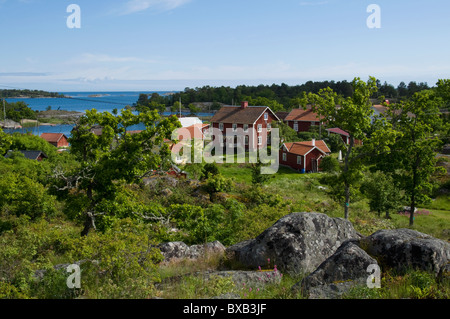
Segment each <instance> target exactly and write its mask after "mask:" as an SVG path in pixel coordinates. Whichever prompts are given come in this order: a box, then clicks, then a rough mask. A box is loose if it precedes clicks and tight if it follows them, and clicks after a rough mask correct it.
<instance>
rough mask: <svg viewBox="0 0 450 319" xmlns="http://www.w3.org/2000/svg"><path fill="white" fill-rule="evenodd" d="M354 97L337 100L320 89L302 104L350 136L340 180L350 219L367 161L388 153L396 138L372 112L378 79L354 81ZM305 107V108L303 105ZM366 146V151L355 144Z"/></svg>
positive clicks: (325, 90) (333, 95) (327, 89)
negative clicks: (355, 192) (361, 143)
mask: <svg viewBox="0 0 450 319" xmlns="http://www.w3.org/2000/svg"><path fill="white" fill-rule="evenodd" d="M352 86H353V95H352V96H350V97H347V98H342V97H340V96H338V94H337V93H336V92H334V91H333V90H332V89H331V88H326V89H321V90H320V91H319V93H318V94H313V93H310V94H308V95H307V96H305V99H304V102H303V103H308V104H310V105H311V106H312V109H313V110H314V111H315V112H317V113H318V114H321V115H323V116H324V119H323V120H322V121H323V122H327V124H328V125H329V126H330V127H339V128H341V129H342V130H344V131H346V132H348V134H349V140H350V143H349V145H348V146H347V149H346V151H345V152H344V159H343V161H344V163H343V167H342V170H341V172H340V176H339V179H340V180H342V183H343V192H344V197H345V204H344V215H345V218H346V219H348V217H349V207H350V198H351V190H352V189H355V188H356V187H355V185H357V184H358V183H359V182H360V181H361V179H362V177H363V170H364V161H363V160H364V158H365V157H367V156H373V155H374V154H376V153H377V152H388V151H389V150H390V148H389V145H390V144H391V143H392V142H393V138H394V136H395V134H394V132H393V130H392V129H391V127H390V126H389V124H388V123H386V122H385V121H374V120H372V115H373V110H372V104H371V103H370V97H371V96H372V95H373V94H374V93H375V92H376V90H377V86H376V79H375V78H374V77H370V78H369V80H368V81H367V82H364V81H362V80H361V79H360V78H355V79H354V80H353V81H352ZM303 107H305V105H303ZM356 140H360V141H362V142H363V145H364V147H359V146H357V145H356V144H355V142H356Z"/></svg>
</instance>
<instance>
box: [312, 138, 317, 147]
mask: <svg viewBox="0 0 450 319" xmlns="http://www.w3.org/2000/svg"><path fill="white" fill-rule="evenodd" d="M312 146H316V139H315V138H313V139H312Z"/></svg>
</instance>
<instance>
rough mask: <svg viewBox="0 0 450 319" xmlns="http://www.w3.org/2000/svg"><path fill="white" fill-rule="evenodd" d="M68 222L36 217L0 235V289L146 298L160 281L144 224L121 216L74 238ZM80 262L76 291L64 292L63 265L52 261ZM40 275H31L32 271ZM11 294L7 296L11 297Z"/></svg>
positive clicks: (55, 295)
mask: <svg viewBox="0 0 450 319" xmlns="http://www.w3.org/2000/svg"><path fill="white" fill-rule="evenodd" d="M78 232H79V230H78V229H75V228H74V227H73V226H72V225H70V224H67V223H63V224H51V223H49V222H47V221H45V220H41V221H39V222H37V223H34V224H29V223H26V222H25V223H22V224H20V225H18V226H17V227H16V229H15V230H14V231H8V232H6V233H4V234H3V235H2V236H0V257H1V258H0V269H1V279H0V287H2V288H1V289H0V290H2V291H6V293H8V294H9V295H10V297H13V296H14V295H21V296H27V297H34V298H39V299H45V298H52V299H60V298H75V297H77V296H83V297H86V298H111V299H115V298H148V297H151V296H152V295H153V294H154V292H155V290H154V283H155V282H158V281H159V275H158V272H157V269H156V264H157V263H158V262H160V261H161V259H162V257H161V254H160V252H159V251H158V250H157V249H155V248H153V245H154V242H153V241H152V240H151V232H149V228H148V227H147V226H145V225H144V224H142V223H137V222H133V221H132V220H130V219H122V220H120V221H118V222H117V223H114V225H113V226H112V227H111V229H110V230H109V231H107V232H105V233H91V234H90V235H89V236H85V237H81V238H80V237H79V235H78ZM76 261H79V262H80V268H81V290H77V291H73V290H69V289H68V288H67V285H66V279H67V277H68V275H69V274H68V273H67V272H65V268H64V267H63V268H60V269H61V270H56V269H55V268H54V266H55V265H56V263H62V264H72V263H74V262H76ZM36 270H41V273H42V271H43V276H42V277H41V278H40V279H39V277H35V271H36ZM11 295H12V296H11Z"/></svg>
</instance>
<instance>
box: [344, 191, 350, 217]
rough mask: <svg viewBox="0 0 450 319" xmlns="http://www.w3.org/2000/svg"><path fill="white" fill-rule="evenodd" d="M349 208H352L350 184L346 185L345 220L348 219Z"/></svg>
mask: <svg viewBox="0 0 450 319" xmlns="http://www.w3.org/2000/svg"><path fill="white" fill-rule="evenodd" d="M349 207H350V185H349V184H348V183H345V206H344V215H345V219H348V210H349Z"/></svg>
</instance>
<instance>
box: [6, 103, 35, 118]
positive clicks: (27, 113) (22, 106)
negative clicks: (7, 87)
mask: <svg viewBox="0 0 450 319" xmlns="http://www.w3.org/2000/svg"><path fill="white" fill-rule="evenodd" d="M1 117H2V118H3V112H1ZM6 118H8V119H10V120H13V121H16V122H20V121H21V120H23V119H31V120H35V119H37V116H36V112H35V111H33V110H32V109H31V108H29V107H28V105H27V104H26V103H25V102H22V101H19V102H15V103H6Z"/></svg>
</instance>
